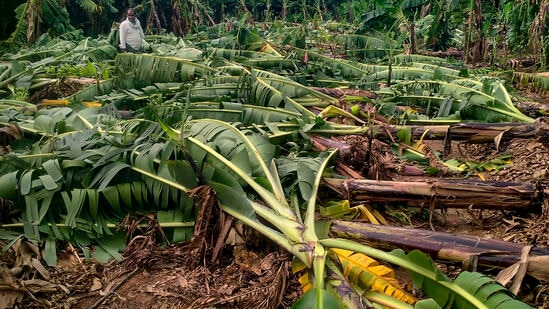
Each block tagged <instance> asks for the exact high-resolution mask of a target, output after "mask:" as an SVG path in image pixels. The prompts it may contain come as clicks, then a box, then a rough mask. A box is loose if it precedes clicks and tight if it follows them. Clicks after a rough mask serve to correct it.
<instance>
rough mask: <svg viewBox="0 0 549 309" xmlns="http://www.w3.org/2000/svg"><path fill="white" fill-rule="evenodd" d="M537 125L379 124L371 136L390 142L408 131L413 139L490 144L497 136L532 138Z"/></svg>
mask: <svg viewBox="0 0 549 309" xmlns="http://www.w3.org/2000/svg"><path fill="white" fill-rule="evenodd" d="M537 127H538V124H522V123H458V124H454V125H450V126H447V125H426V126H393V125H386V124H380V125H376V126H374V127H373V136H374V137H375V138H377V139H381V140H385V141H391V139H392V138H395V137H396V136H397V134H398V132H399V131H401V130H410V132H411V135H412V138H413V139H416V140H417V139H420V138H422V137H423V139H434V140H437V139H445V138H447V137H451V140H459V141H464V142H467V143H479V144H480V143H492V142H494V139H495V138H496V137H498V136H499V135H502V141H503V140H510V139H512V138H533V137H535V132H536V130H537Z"/></svg>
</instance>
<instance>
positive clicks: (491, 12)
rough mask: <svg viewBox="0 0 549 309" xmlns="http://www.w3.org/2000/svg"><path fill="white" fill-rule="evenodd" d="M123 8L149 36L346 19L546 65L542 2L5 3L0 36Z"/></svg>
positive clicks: (418, 42) (94, 18) (26, 35)
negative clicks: (131, 10) (240, 24)
mask: <svg viewBox="0 0 549 309" xmlns="http://www.w3.org/2000/svg"><path fill="white" fill-rule="evenodd" d="M17 4H19V6H18V7H17V9H16V10H15V11H16V12H17V14H16V15H15V19H14V17H13V11H14V9H15V7H16V5H17ZM128 7H136V8H137V12H138V17H139V18H140V19H141V22H142V24H143V25H146V30H147V33H149V34H160V33H174V34H175V35H178V36H183V35H189V34H193V33H198V32H200V31H203V30H204V29H206V27H211V26H213V25H215V24H219V23H226V22H229V23H230V22H233V23H234V22H235V21H236V20H240V19H241V17H242V16H247V20H248V21H249V22H252V21H253V22H264V23H265V24H266V25H267V24H268V23H271V22H273V21H276V20H278V21H283V22H294V23H305V22H307V23H313V24H318V23H322V22H327V21H338V22H346V23H349V24H351V25H353V26H354V29H356V33H365V32H371V31H382V32H383V33H385V35H387V36H389V37H391V38H395V39H396V38H400V37H402V38H406V40H402V42H403V43H405V45H406V46H407V48H409V49H410V50H411V51H412V52H416V51H417V50H433V51H439V50H446V49H447V48H449V47H458V48H460V49H464V52H465V55H466V58H465V60H466V61H470V62H479V61H481V62H489V63H491V64H497V65H505V62H504V61H506V60H507V59H506V57H507V55H513V54H514V55H521V56H524V55H529V56H532V57H534V58H535V59H538V61H539V62H540V64H541V66H542V68H545V66H546V64H547V57H548V55H549V54H548V52H547V44H548V42H549V40H548V39H547V29H546V26H545V25H546V24H547V14H548V12H547V11H548V10H547V7H548V3H547V1H546V0H541V1H540V0H538V1H509V0H504V1H480V0H441V1H423V0H393V1H358V0H344V1H334V0H300V1H288V0H262V1H250V0H232V1H214V0H208V1H195V0H191V1H189V0H169V1H168V0H155V1H113V0H95V1H92V0H86V1H82V0H80V1H57V0H44V1H36V0H28V1H9V3H7V2H6V1H5V2H3V3H2V4H0V8H1V10H0V14H1V15H2V18H0V20H1V22H2V25H1V27H0V37H3V38H8V37H9V39H8V41H9V42H13V43H18V44H22V43H25V42H35V41H36V40H37V39H38V38H39V37H40V35H41V34H44V33H48V34H49V35H50V36H58V35H60V34H62V33H63V32H65V31H69V30H71V29H73V28H74V29H82V30H83V31H84V35H87V36H88V35H91V36H98V35H102V34H103V35H105V34H107V33H108V32H109V31H110V29H111V27H112V26H113V23H114V25H115V24H116V23H117V22H120V21H121V20H122V19H123V18H124V12H125V10H126V9H127V8H128ZM496 53H499V54H500V55H499V56H498V57H495V55H496ZM498 60H499V61H500V63H496V62H497V61H498Z"/></svg>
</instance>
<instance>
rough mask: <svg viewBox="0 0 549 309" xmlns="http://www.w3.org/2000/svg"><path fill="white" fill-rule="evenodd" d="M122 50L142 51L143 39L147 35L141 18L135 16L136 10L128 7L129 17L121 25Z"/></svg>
mask: <svg viewBox="0 0 549 309" xmlns="http://www.w3.org/2000/svg"><path fill="white" fill-rule="evenodd" d="M119 32H120V50H121V51H122V52H130V53H140V52H142V48H141V40H142V39H143V38H144V37H145V34H143V29H142V28H141V23H140V22H139V19H137V18H135V10H134V9H128V12H127V18H126V20H124V21H123V22H122V23H120V27H119Z"/></svg>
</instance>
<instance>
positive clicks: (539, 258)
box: [330, 220, 549, 280]
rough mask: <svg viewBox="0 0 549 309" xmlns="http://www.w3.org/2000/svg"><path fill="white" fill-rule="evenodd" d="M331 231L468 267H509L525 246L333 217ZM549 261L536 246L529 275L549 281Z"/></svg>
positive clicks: (548, 253) (544, 251) (548, 251)
mask: <svg viewBox="0 0 549 309" xmlns="http://www.w3.org/2000/svg"><path fill="white" fill-rule="evenodd" d="M330 233H331V234H332V235H333V236H334V237H340V238H345V239H350V240H354V241H357V242H359V243H362V244H365V245H368V246H371V247H374V248H377V249H381V250H393V249H403V250H404V251H411V250H420V251H421V252H424V253H427V254H429V255H430V256H431V257H432V258H433V259H436V260H440V261H445V262H459V263H462V265H463V266H464V268H472V269H475V268H477V267H478V268H482V269H494V268H499V269H501V268H505V267H509V266H511V265H513V264H515V263H517V262H519V261H520V260H521V251H522V249H523V247H524V245H521V244H517V243H512V242H508V241H502V240H497V239H489V238H479V237H476V236H470V235H456V234H452V233H446V232H436V231H429V230H422V229H414V228H407V227H396V226H387V225H384V226H380V225H374V224H370V223H365V222H349V221H344V220H331V225H330ZM548 262H549V249H547V248H544V247H532V248H531V250H530V259H529V262H528V269H527V274H528V275H531V276H533V277H535V278H537V279H539V280H548V279H549V270H548V269H547V267H546V266H545V265H547V263H548Z"/></svg>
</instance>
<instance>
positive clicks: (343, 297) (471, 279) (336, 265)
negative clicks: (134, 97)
mask: <svg viewBox="0 0 549 309" xmlns="http://www.w3.org/2000/svg"><path fill="white" fill-rule="evenodd" d="M164 128H165V130H166V131H167V133H168V136H170V137H171V138H172V139H177V141H179V142H181V144H182V147H185V148H186V149H187V150H188V151H189V152H190V154H191V157H192V158H194V160H197V162H196V163H197V165H198V166H204V165H205V164H207V165H208V166H210V165H211V166H214V167H216V172H217V173H216V172H214V173H208V174H209V175H210V176H209V177H208V183H209V185H211V186H212V187H213V188H214V190H215V192H216V194H217V197H218V198H219V200H220V203H221V205H222V209H223V210H224V211H226V212H227V213H229V214H231V215H232V216H234V217H235V218H237V219H239V220H240V221H242V222H244V223H245V224H247V225H249V226H250V227H252V228H254V229H255V230H257V231H259V232H261V233H262V234H264V235H265V236H267V237H268V238H270V239H271V240H273V241H275V242H276V243H277V244H279V245H280V246H281V247H282V248H284V249H286V250H287V251H289V252H291V253H292V254H293V255H294V257H295V258H296V259H298V260H299V262H300V263H302V264H303V265H304V266H305V267H306V268H307V269H309V271H310V273H309V278H312V279H310V281H311V282H313V284H312V286H313V288H312V289H310V291H309V292H308V293H306V294H305V296H304V298H303V299H302V301H301V302H299V303H298V304H297V305H300V306H303V307H302V308H310V307H311V306H312V305H314V306H316V307H317V308H322V307H323V306H328V307H331V306H332V304H333V303H334V302H335V303H336V304H337V305H338V306H343V305H345V306H350V307H360V306H362V304H364V303H366V304H369V303H377V304H382V305H387V306H390V307H392V308H410V307H411V305H414V304H415V305H416V306H418V308H419V307H420V306H421V308H445V307H450V306H452V307H456V308H470V307H471V306H474V307H477V308H519V307H528V306H526V305H525V304H524V303H522V302H520V301H518V300H515V299H514V298H513V297H512V296H510V295H509V294H508V292H507V291H506V290H505V288H503V287H502V286H501V285H499V284H497V283H495V281H494V280H493V279H490V278H489V277H486V276H483V275H481V274H478V273H467V272H464V273H463V274H461V275H460V276H459V277H458V278H457V279H456V280H455V281H452V280H450V279H449V278H447V277H446V276H444V275H443V274H442V273H441V272H440V271H439V270H437V268H436V267H435V265H434V263H433V262H432V260H431V259H430V258H429V257H427V256H426V255H425V254H423V253H421V252H419V251H413V252H410V253H409V254H407V255H406V254H404V252H403V251H401V250H396V251H394V252H391V253H387V252H384V251H381V250H378V249H374V248H371V247H367V246H364V245H361V244H358V243H356V242H352V241H349V240H344V239H333V238H329V237H326V236H325V235H319V234H318V232H317V230H318V228H319V225H318V223H317V222H316V221H315V211H316V204H317V202H316V201H317V192H318V189H319V186H320V181H321V178H322V176H323V174H324V173H325V172H326V168H327V167H328V166H329V163H330V160H332V159H333V158H334V156H335V155H336V153H335V152H334V151H331V152H323V153H320V154H318V156H317V157H315V158H299V157H298V158H292V159H291V160H290V158H286V159H285V160H283V162H282V164H277V163H276V162H277V159H274V158H273V155H272V154H273V148H274V147H275V146H274V145H273V144H272V143H271V142H270V141H269V139H268V138H267V137H265V136H262V135H259V134H256V133H253V132H252V131H250V130H247V129H242V130H240V129H239V128H238V124H230V123H225V122H221V121H218V120H212V119H200V120H194V121H189V122H187V123H185V124H184V127H183V128H182V129H181V130H180V131H178V130H175V129H172V128H170V127H167V126H165V125H164ZM288 160H290V162H289V161H288ZM290 164H291V165H292V167H289V165H290ZM280 169H282V170H283V172H282V173H281V170H280ZM221 170H224V171H225V172H221ZM200 173H202V174H203V175H204V173H203V171H200ZM288 173H293V174H294V175H295V176H294V180H295V181H294V183H292V185H291V186H290V188H294V189H293V190H292V189H290V190H288V189H287V190H284V186H283V185H282V183H281V180H280V179H285V178H287V177H288V176H289V175H288ZM287 188H288V187H287ZM245 189H251V190H252V192H253V195H249V194H247V193H246V191H245ZM248 192H249V191H248ZM286 195H289V196H290V197H293V198H286ZM288 200H289V201H290V202H288ZM259 201H260V202H259ZM300 201H303V203H304V205H301V203H300ZM263 220H264V221H266V222H267V223H263ZM342 249H343V250H348V251H342ZM349 251H350V252H349ZM352 252H356V253H362V254H365V255H366V256H368V257H371V258H374V259H377V260H382V261H385V262H389V263H391V264H394V265H398V266H401V267H403V268H405V269H407V270H408V271H410V274H411V277H412V278H413V280H414V283H415V284H416V286H417V287H418V288H421V289H423V290H424V291H425V293H426V294H427V295H428V296H429V297H432V299H429V300H422V301H419V302H416V300H415V299H414V298H413V297H412V296H410V295H408V294H406V292H403V291H401V290H400V289H399V288H398V287H395V286H394V285H391V284H389V283H387V282H386V280H385V279H383V278H382V276H379V275H375V273H374V274H373V275H372V272H370V271H368V269H367V268H368V266H369V265H368V264H364V263H363V262H357V261H358V260H360V258H350V256H351V255H352ZM350 262H352V263H355V264H357V265H355V266H356V267H355V268H353V267H351V266H349V263H350ZM341 265H343V268H341ZM337 274H339V275H337ZM356 276H359V277H360V276H362V279H357V278H356ZM364 276H366V277H364ZM368 276H370V278H369V279H368ZM380 286H381V288H380ZM349 287H350V288H351V289H349ZM351 291H354V292H351ZM358 291H366V292H367V293H365V294H361V293H362V292H358ZM488 291H489V292H488ZM380 292H381V294H382V295H380ZM309 293H310V294H309ZM347 293H351V294H347ZM353 293H356V294H353ZM313 295H314V296H313ZM352 295H354V296H352ZM359 295H363V296H362V297H361V296H359ZM383 295H385V296H383ZM387 295H389V296H391V297H390V298H387V297H386V296H387ZM388 299H390V301H389V300H388ZM343 301H345V302H344V303H343ZM423 306H425V307H423Z"/></svg>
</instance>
